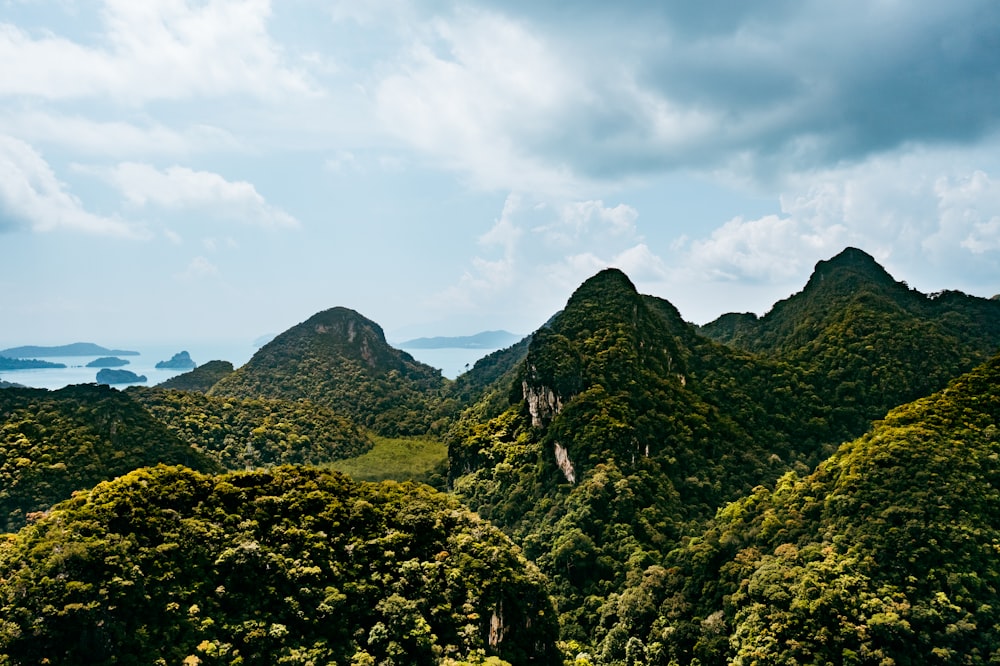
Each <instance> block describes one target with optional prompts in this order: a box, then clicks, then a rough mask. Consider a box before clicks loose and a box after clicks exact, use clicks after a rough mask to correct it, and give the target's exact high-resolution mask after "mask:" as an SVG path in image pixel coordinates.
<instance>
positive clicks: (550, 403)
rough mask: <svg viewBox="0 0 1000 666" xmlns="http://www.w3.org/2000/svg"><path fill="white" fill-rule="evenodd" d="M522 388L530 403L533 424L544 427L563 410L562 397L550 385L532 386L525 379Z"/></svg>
mask: <svg viewBox="0 0 1000 666" xmlns="http://www.w3.org/2000/svg"><path fill="white" fill-rule="evenodd" d="M521 389H522V391H523V393H524V400H525V401H526V402H527V403H528V412H529V413H530V414H531V425H532V426H534V427H536V428H544V427H545V426H547V425H548V424H549V423H550V422H551V421H552V419H553V418H554V417H555V415H556V414H558V413H559V412H560V411H561V410H562V407H563V401H562V399H561V398H560V397H559V396H558V395H557V394H556V392H555V391H554V390H552V389H551V388H549V387H548V386H530V385H529V384H528V382H527V381H523V382H521Z"/></svg>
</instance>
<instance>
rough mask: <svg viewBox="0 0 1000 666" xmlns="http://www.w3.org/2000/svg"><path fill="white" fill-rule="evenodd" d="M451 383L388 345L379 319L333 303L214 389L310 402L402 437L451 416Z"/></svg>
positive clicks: (223, 393) (231, 394)
mask: <svg viewBox="0 0 1000 666" xmlns="http://www.w3.org/2000/svg"><path fill="white" fill-rule="evenodd" d="M445 384H446V380H445V379H444V378H443V377H442V376H441V372H440V371H439V370H437V369H435V368H432V367H430V366H428V365H424V364H423V363H420V362H418V361H416V360H414V359H413V357H412V356H410V355H409V354H407V353H406V352H404V351H400V350H398V349H395V348H393V347H391V346H389V344H388V343H387V342H386V341H385V335H384V333H383V332H382V329H381V327H379V325H378V324H376V323H375V322H373V321H370V320H368V319H366V318H364V317H362V316H361V315H360V314H358V313H357V312H354V311H353V310H348V309H347V308H333V309H330V310H326V311H324V312H320V313H318V314H316V315H314V316H312V317H310V318H309V319H308V320H306V321H305V322H303V323H301V324H298V325H296V326H293V327H292V328H290V329H289V330H287V331H285V332H284V333H282V334H281V335H279V336H277V337H276V338H274V339H273V340H272V341H271V342H269V343H267V344H266V345H264V347H262V348H261V349H260V350H258V351H257V353H256V354H254V355H253V358H251V359H250V361H249V362H248V363H247V364H246V365H244V366H242V367H240V368H239V369H238V370H236V371H235V372H233V373H232V374H230V375H227V376H226V377H224V378H222V379H221V380H220V381H219V383H218V384H216V385H215V386H214V387H213V388H212V390H211V391H210V393H211V394H212V395H215V396H224V397H237V398H281V399H285V400H310V401H311V402H314V403H316V404H319V405H325V406H327V407H330V408H331V409H333V410H334V411H335V412H337V413H338V414H342V415H344V416H348V417H349V418H351V419H352V420H353V421H354V422H355V423H357V424H358V425H361V426H364V427H366V428H370V429H371V430H373V431H375V432H377V433H379V434H382V435H386V436H399V435H421V434H425V433H427V432H428V431H431V430H433V429H435V425H436V424H437V423H438V422H439V421H440V420H441V419H442V418H445V417H446V416H447V415H448V414H447V413H446V412H444V411H442V410H444V409H445V405H444V404H443V396H442V391H443V390H444V387H445ZM438 427H440V426H438Z"/></svg>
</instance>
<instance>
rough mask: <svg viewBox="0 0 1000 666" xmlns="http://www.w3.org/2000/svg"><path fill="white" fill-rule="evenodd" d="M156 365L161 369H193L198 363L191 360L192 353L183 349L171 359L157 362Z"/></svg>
mask: <svg viewBox="0 0 1000 666" xmlns="http://www.w3.org/2000/svg"><path fill="white" fill-rule="evenodd" d="M156 367H157V368H158V369H161V370H162V369H166V370H193V369H194V368H196V367H198V364H197V363H195V362H194V361H193V360H191V355H190V354H188V353H187V352H186V351H182V352H177V353H176V354H174V355H173V356H171V357H170V360H169V361H159V362H157V364H156Z"/></svg>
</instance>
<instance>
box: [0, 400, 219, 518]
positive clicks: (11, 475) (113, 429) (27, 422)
mask: <svg viewBox="0 0 1000 666" xmlns="http://www.w3.org/2000/svg"><path fill="white" fill-rule="evenodd" d="M0 447H2V448H3V450H4V455H3V456H0V532H8V531H12V530H15V529H18V528H20V527H21V526H23V525H24V524H25V522H26V521H27V520H28V519H29V518H30V517H31V514H32V513H36V512H42V511H46V510H47V509H48V508H49V507H50V506H51V505H52V504H54V503H55V502H58V501H60V500H63V499H67V498H68V497H70V495H71V494H72V493H73V492H74V491H77V490H83V489H86V488H90V487H92V486H94V485H95V484H96V483H98V482H99V481H104V480H106V479H111V478H114V477H116V476H119V475H121V474H125V473H126V472H129V471H131V470H133V469H136V468H137V467H143V466H146V465H154V464H156V463H159V462H166V463H171V464H184V465H188V466H190V467H194V468H196V469H201V470H206V471H211V470H217V469H221V467H220V466H218V465H216V464H215V463H214V462H213V461H212V460H211V459H209V458H208V457H207V456H205V455H203V454H201V453H198V452H197V451H195V450H194V449H192V448H191V447H190V446H188V445H187V444H186V443H185V442H182V441H181V440H180V439H179V438H178V437H177V436H175V435H173V434H172V433H171V432H170V431H169V430H168V429H167V428H166V426H164V425H163V424H162V423H160V422H159V421H157V420H156V419H155V418H153V416H152V415H150V413H149V412H148V411H146V410H145V409H144V408H143V407H142V406H141V405H139V404H137V403H136V402H135V401H133V400H132V399H131V398H130V397H129V396H128V395H126V394H125V393H122V392H121V391H117V390H114V389H112V388H109V387H107V386H99V385H95V384H80V385H76V386H68V387H66V388H64V389H59V390H58V391H46V390H43V389H19V388H8V389H4V390H3V391H0Z"/></svg>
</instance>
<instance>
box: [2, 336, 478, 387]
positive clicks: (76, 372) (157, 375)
mask: <svg viewBox="0 0 1000 666" xmlns="http://www.w3.org/2000/svg"><path fill="white" fill-rule="evenodd" d="M115 347H116V348H120V349H128V350H131V351H137V352H139V354H140V355H139V356H120V357H119V358H122V359H125V360H127V361H128V362H129V363H128V365H123V366H121V368H116V369H120V370H130V371H132V372H134V373H135V374H137V375H146V381H145V382H142V383H141V384H140V385H141V386H155V385H156V384H159V383H160V382H163V381H166V380H167V379H170V378H171V377H174V376H175V375H179V374H181V373H183V372H187V371H186V370H158V369H156V364H157V363H159V362H160V361H169V360H170V358H171V357H172V356H173V355H174V354H176V353H177V352H180V351H186V352H188V353H189V354H191V359H192V360H194V362H195V363H197V364H198V365H202V364H203V363H208V362H209V361H215V360H220V361H229V362H230V363H232V364H233V366H235V367H237V368H238V367H240V366H241V365H243V364H244V363H246V362H247V361H249V360H250V357H251V356H253V354H254V352H256V351H257V349H256V348H255V347H254V346H253V345H251V344H249V343H247V344H226V343H205V344H186V345H178V346H173V347H169V346H164V345H152V346H128V345H121V346H118V345H116V346H115ZM406 351H407V352H408V353H409V354H410V355H411V356H413V358H415V359H417V360H418V361H420V362H422V363H426V364H427V365H430V366H432V367H435V368H439V369H440V370H441V374H443V375H444V376H445V377H448V378H449V379H454V378H455V377H457V376H458V375H460V374H462V373H463V372H465V371H466V369H467V368H471V367H472V366H473V365H475V363H476V361H477V360H479V359H480V358H482V357H483V356H486V355H487V354H490V353H492V352H493V351H495V350H493V349H407V350H406ZM95 358H98V357H97V356H47V357H44V358H42V359H41V360H43V361H49V362H51V363H63V364H65V365H66V366H67V367H65V368H39V369H36V370H0V379H2V380H3V381H7V382H14V383H16V384H23V385H24V386H31V387H33V388H44V389H59V388H62V387H64V386H68V385H70V384H89V383H93V382H96V381H97V372H98V371H99V370H100V368H88V367H85V366H86V365H87V363H89V362H91V361H93V360H94V359H95ZM116 386H117V387H119V388H125V387H126V386H128V384H116Z"/></svg>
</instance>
